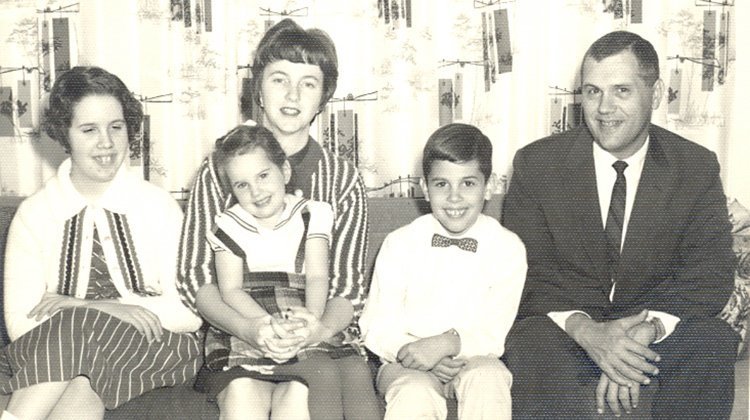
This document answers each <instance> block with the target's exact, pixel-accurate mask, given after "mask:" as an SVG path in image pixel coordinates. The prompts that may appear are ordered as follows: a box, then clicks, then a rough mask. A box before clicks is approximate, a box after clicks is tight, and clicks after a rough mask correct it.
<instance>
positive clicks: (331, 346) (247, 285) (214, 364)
mask: <svg viewBox="0 0 750 420" xmlns="http://www.w3.org/2000/svg"><path fill="white" fill-rule="evenodd" d="M243 290H245V292H246V293H248V294H249V295H250V296H251V297H252V298H253V299H254V300H255V301H256V302H257V303H258V304H259V305H260V306H261V307H263V309H265V310H266V312H268V313H269V314H271V315H272V316H275V317H280V316H282V315H281V314H282V313H283V312H284V311H285V310H286V309H288V308H289V307H291V306H305V276H304V274H296V273H284V272H253V273H245V279H244V282H243ZM320 353H324V354H327V355H329V357H331V358H333V359H338V358H341V357H347V356H352V355H362V356H363V355H364V353H363V349H362V348H361V347H360V346H359V344H358V340H357V339H356V337H354V336H352V335H350V334H348V333H346V332H341V333H339V334H337V335H335V336H334V337H332V338H330V339H329V340H326V341H324V342H320V343H317V344H314V345H311V346H308V347H306V348H304V349H302V350H301V351H300V352H299V353H297V356H296V357H294V358H292V359H290V360H289V361H287V362H285V364H291V363H296V362H297V361H298V360H301V359H305V358H308V357H310V355H312V354H320ZM275 365H278V363H276V362H274V361H273V360H271V359H269V358H267V357H264V356H263V353H262V352H261V351H259V350H258V349H256V348H254V347H252V346H250V345H249V344H247V343H245V342H244V341H242V340H240V339H238V338H236V337H233V336H231V335H230V334H227V333H225V332H223V331H221V330H219V329H217V328H214V327H210V328H209V329H208V332H207V334H206V366H207V367H208V369H209V370H212V371H220V370H228V369H231V368H233V367H236V366H242V367H244V368H246V369H248V370H257V371H267V369H269V368H271V367H273V366H275Z"/></svg>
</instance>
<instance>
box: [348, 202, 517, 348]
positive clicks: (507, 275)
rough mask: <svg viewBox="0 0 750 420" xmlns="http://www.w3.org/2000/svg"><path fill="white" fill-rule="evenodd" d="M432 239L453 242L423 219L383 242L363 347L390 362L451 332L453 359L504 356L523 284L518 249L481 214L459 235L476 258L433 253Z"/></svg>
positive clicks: (452, 251)
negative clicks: (457, 344)
mask: <svg viewBox="0 0 750 420" xmlns="http://www.w3.org/2000/svg"><path fill="white" fill-rule="evenodd" d="M434 233H438V234H441V235H443V236H447V237H451V236H453V235H450V234H449V233H448V232H447V231H446V230H445V229H444V228H443V227H442V226H441V225H440V223H439V222H438V220H437V219H436V218H435V217H434V216H433V215H431V214H428V215H424V216H421V217H419V218H417V219H416V220H414V221H413V222H412V223H410V224H409V225H407V226H404V227H402V228H400V229H397V230H396V231H394V232H392V233H390V234H389V235H388V236H387V237H386V239H385V241H384V242H383V245H382V247H381V249H380V253H379V254H378V259H377V261H376V264H375V271H374V274H373V280H372V284H371V287H370V292H369V295H368V300H367V302H366V304H365V308H364V311H363V314H362V317H361V319H360V326H361V327H362V334H363V337H364V342H365V345H366V346H367V347H368V348H370V350H372V351H373V352H374V353H375V354H377V355H378V356H380V357H381V359H382V360H383V361H384V362H391V363H393V362H396V361H397V360H396V355H397V353H398V351H399V349H400V348H401V347H402V346H404V345H405V344H408V343H410V342H414V341H416V340H418V339H420V338H425V337H429V336H433V335H438V334H442V333H444V332H446V331H448V330H450V329H451V328H453V329H455V330H456V331H457V332H458V334H459V336H460V338H461V351H460V353H459V355H458V356H457V357H459V358H464V359H466V358H469V357H472V356H480V355H494V356H498V357H499V356H501V355H502V354H503V353H504V349H505V337H506V335H507V333H508V331H509V330H510V327H511V326H512V325H513V321H514V320H515V317H516V313H517V311H518V305H519V302H520V299H521V293H522V291H523V286H524V282H525V279H526V249H525V247H524V245H523V243H522V242H521V240H520V239H519V238H518V236H516V235H515V234H514V233H512V232H510V231H509V230H507V229H505V228H504V227H502V226H501V225H500V223H499V222H498V221H497V220H495V219H493V218H491V217H488V216H486V215H480V216H479V218H478V219H477V221H476V222H475V223H474V225H473V226H472V227H471V228H469V230H468V231H467V232H466V233H465V234H464V235H461V237H462V238H465V237H470V238H474V239H476V240H477V241H478V247H477V252H476V253H472V252H468V251H464V250H462V249H459V248H458V247H456V246H449V247H445V248H439V247H432V246H431V241H432V236H433V234H434Z"/></svg>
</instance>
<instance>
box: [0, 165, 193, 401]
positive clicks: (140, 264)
mask: <svg viewBox="0 0 750 420" xmlns="http://www.w3.org/2000/svg"><path fill="white" fill-rule="evenodd" d="M126 166H127V165H123V167H121V169H120V171H119V172H118V174H117V175H116V176H115V178H114V180H113V181H112V183H111V184H110V186H109V188H108V190H107V191H106V192H105V193H104V195H103V196H102V197H100V199H99V200H98V201H97V202H96V203H90V202H89V201H87V200H86V199H84V198H83V197H82V196H80V194H79V193H78V192H77V190H76V189H75V187H74V186H73V184H72V183H71V180H70V168H71V163H70V160H67V161H65V162H64V163H63V164H62V165H61V166H60V168H59V170H58V173H57V176H56V177H53V178H52V179H50V181H48V182H47V183H46V184H45V186H44V187H43V188H42V189H41V190H40V191H38V192H37V193H35V194H34V195H32V196H31V197H29V198H27V199H26V200H24V202H22V203H21V205H20V206H19V209H18V211H17V212H16V215H15V217H14V219H13V222H12V224H11V227H10V231H9V233H8V241H7V249H6V260H5V261H6V266H5V279H4V283H3V287H4V289H5V290H4V297H5V305H4V310H5V320H6V325H7V327H8V333H9V335H10V338H11V340H12V342H11V343H10V344H9V345H8V346H6V347H5V348H4V349H2V350H1V351H0V392H2V393H6V394H7V393H11V392H13V391H15V390H18V389H22V388H26V387H29V386H32V385H35V384H40V383H45V382H59V381H68V380H71V379H73V378H75V377H77V376H86V377H88V378H89V380H90V383H91V386H92V388H93V389H94V391H95V392H96V393H97V394H98V395H99V397H100V398H101V400H102V402H103V404H104V406H105V407H106V408H108V409H113V408H116V407H118V406H120V405H121V404H123V403H125V402H127V401H129V400H130V399H133V398H135V397H137V396H139V395H141V394H143V393H144V392H147V391H149V390H152V389H154V388H159V387H164V386H173V385H178V384H182V383H186V382H188V381H189V380H191V379H192V378H193V377H194V376H195V373H196V372H197V369H198V368H199V367H200V363H201V362H202V352H201V346H200V340H199V339H198V337H197V335H196V333H194V331H196V330H197V329H198V328H199V327H200V325H201V319H200V318H199V317H197V316H195V314H193V313H192V312H191V311H190V310H189V309H188V308H186V307H185V306H184V305H183V304H182V303H181V301H180V298H179V296H178V295H177V290H176V287H175V270H176V267H175V264H174V261H175V260H176V255H177V248H178V241H179V234H180V228H181V221H182V218H181V216H182V214H181V211H180V208H179V206H178V205H177V203H176V202H175V201H174V200H173V199H172V198H171V197H170V196H169V194H168V193H166V192H165V191H162V190H161V189H159V188H158V187H155V186H153V185H151V184H148V183H147V182H145V181H143V180H142V179H140V178H139V177H138V176H137V175H135V174H130V173H129V171H128V169H127V168H126ZM53 294H58V295H63V296H70V297H72V298H76V299H79V300H97V299H117V302H118V303H119V304H123V305H134V306H136V305H137V306H140V307H143V308H145V309H147V310H149V311H151V312H152V313H153V314H155V315H156V316H157V317H158V318H159V321H160V323H161V325H162V333H163V334H162V340H161V342H156V341H154V342H152V343H149V342H148V341H147V339H146V337H145V336H144V335H143V334H141V333H140V332H139V331H138V330H137V329H136V328H135V327H134V326H133V325H131V324H130V323H128V322H125V321H123V320H121V319H119V318H117V317H115V316H113V315H110V314H108V313H106V312H105V311H106V310H107V309H106V308H107V307H106V306H100V308H102V309H101V310H100V309H95V306H78V307H75V308H72V307H71V308H67V309H64V310H62V311H59V312H57V313H55V314H53V315H52V316H51V317H48V316H45V317H43V318H42V319H40V320H37V319H35V318H29V317H28V316H27V315H28V314H29V312H30V311H31V310H32V309H33V308H34V307H35V306H36V305H37V304H39V303H40V302H41V301H43V300H44V299H45V298H47V297H48V296H50V295H53ZM116 304H117V303H113V305H116Z"/></svg>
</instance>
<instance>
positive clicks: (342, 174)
mask: <svg viewBox="0 0 750 420" xmlns="http://www.w3.org/2000/svg"><path fill="white" fill-rule="evenodd" d="M300 153H304V154H305V156H304V157H303V158H302V161H301V162H299V163H295V159H294V157H295V156H296V155H295V156H291V157H290V162H292V172H293V179H292V181H291V182H290V187H291V188H292V191H294V190H295V189H299V190H301V191H302V192H303V196H304V197H305V198H309V199H312V200H315V201H323V202H326V203H328V204H330V205H331V207H332V208H333V218H334V219H333V220H334V221H333V232H332V242H331V258H330V260H331V263H330V264H331V266H330V271H329V272H330V273H331V274H330V275H331V296H330V297H336V296H340V297H344V298H346V299H348V300H349V301H351V302H352V305H353V306H354V312H355V317H354V320H353V322H352V325H351V327H350V328H349V330H350V332H351V333H352V334H353V335H355V336H358V335H359V333H358V328H357V327H356V319H357V317H358V316H359V313H360V312H361V310H362V306H363V305H364V293H365V289H366V285H365V276H364V266H365V258H366V251H367V236H368V235H367V197H366V193H365V187H364V183H363V182H362V179H361V177H360V176H359V172H358V171H357V169H356V167H355V166H354V165H352V164H351V163H350V162H349V161H347V160H344V159H342V158H340V157H338V156H335V155H333V154H331V153H330V152H329V151H327V150H325V149H322V148H321V147H320V146H319V145H318V143H317V142H315V140H313V139H312V138H310V139H309V140H308V144H307V146H305V149H303V151H302V152H300ZM231 204H232V195H231V194H229V192H228V191H224V190H223V189H222V187H221V185H220V183H219V180H218V176H217V172H216V168H215V166H214V163H213V160H212V159H211V157H210V156H209V157H208V158H207V159H206V160H205V161H204V162H203V164H202V165H201V167H200V169H199V171H198V175H197V177H196V180H195V182H194V184H193V188H192V190H191V193H190V198H189V201H188V205H187V207H186V209H185V219H184V223H183V228H182V239H181V243H180V253H179V267H178V284H177V288H178V290H179V292H180V297H181V298H182V300H183V302H184V303H185V304H186V305H187V306H188V307H189V308H191V309H193V310H194V311H197V310H196V309H195V296H196V293H197V291H198V289H200V287H201V286H203V285H204V284H206V283H213V282H215V278H214V277H215V272H214V270H213V253H212V251H211V247H210V245H209V244H208V242H207V241H206V234H207V233H208V232H209V230H210V229H211V225H212V223H213V221H214V218H215V217H216V215H217V214H218V213H221V212H223V211H224V210H226V208H228V207H229V205H231Z"/></svg>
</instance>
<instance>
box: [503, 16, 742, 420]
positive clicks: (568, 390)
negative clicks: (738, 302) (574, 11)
mask: <svg viewBox="0 0 750 420" xmlns="http://www.w3.org/2000/svg"><path fill="white" fill-rule="evenodd" d="M581 82H582V87H583V90H582V98H583V99H582V101H583V102H582V105H583V113H584V117H585V122H586V124H585V126H582V127H579V128H577V129H574V130H571V131H567V132H564V133H562V134H558V135H554V136H551V137H548V138H545V139H541V140H539V141H536V142H534V143H532V144H530V145H528V146H526V147H524V148H523V149H521V150H519V151H518V153H517V154H516V157H515V160H514V173H513V178H512V180H511V183H510V188H509V191H508V194H507V197H506V199H505V207H504V210H503V218H504V224H505V226H507V227H508V228H510V229H511V230H512V231H514V232H515V233H517V234H518V235H519V236H520V237H521V239H522V240H523V241H524V243H525V245H526V248H527V255H528V266H529V269H528V277H527V281H526V288H525V290H524V294H523V298H522V300H521V307H520V309H519V316H518V320H517V322H516V324H515V326H514V327H513V329H512V330H511V332H510V333H509V337H508V340H507V344H506V355H507V361H508V365H509V368H510V369H511V371H512V373H513V375H514V379H513V388H512V391H513V405H514V406H513V417H514V418H554V419H559V418H586V417H589V416H595V415H596V414H597V412H598V413H604V412H605V411H609V410H611V411H612V412H614V413H615V414H616V415H618V416H619V415H620V414H627V413H631V412H632V413H633V414H649V413H642V411H643V409H641V410H640V411H641V412H639V410H638V409H637V405H638V399H639V393H640V392H641V390H642V387H643V388H647V389H648V390H649V392H651V391H652V388H656V385H655V384H656V382H658V388H657V389H656V390H655V395H654V399H653V403H652V410H651V413H650V414H651V415H652V416H653V417H654V418H680V419H684V418H693V417H694V418H728V417H729V414H730V412H731V408H732V400H733V396H734V367H733V361H734V356H735V350H736V346H737V341H738V338H739V336H738V335H737V334H735V333H734V332H733V331H732V330H731V329H730V328H729V326H728V325H727V324H726V323H724V322H723V321H721V320H719V319H717V318H716V317H715V316H716V314H717V313H719V311H721V309H722V308H723V306H724V304H725V303H726V302H727V300H728V298H729V296H730V293H731V290H732V287H733V265H734V256H733V254H732V251H731V236H730V224H729V221H728V215H727V209H726V201H725V197H724V193H723V190H722V185H721V180H720V178H719V164H718V161H717V159H716V156H715V155H714V153H712V152H710V151H708V150H706V149H705V148H703V147H701V146H698V145H696V144H694V143H692V142H690V141H688V140H685V139H683V138H682V137H680V136H678V135H676V134H674V133H671V132H669V131H667V130H665V129H663V128H660V127H658V126H656V125H653V124H651V123H650V120H651V113H652V111H653V110H654V109H656V108H657V107H658V106H659V102H660V101H661V98H662V94H663V92H664V84H663V82H662V81H661V80H659V60H658V56H657V54H656V51H654V48H653V46H652V45H651V44H650V43H649V42H648V41H646V40H645V39H643V38H641V37H640V36H638V35H635V34H633V33H630V32H624V31H618V32H612V33H610V34H607V35H605V36H603V37H602V38H600V39H599V40H597V41H596V42H595V43H594V44H592V46H591V47H590V48H589V50H588V51H587V52H586V54H585V56H584V59H583V63H582V67H581ZM656 379H658V380H656Z"/></svg>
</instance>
